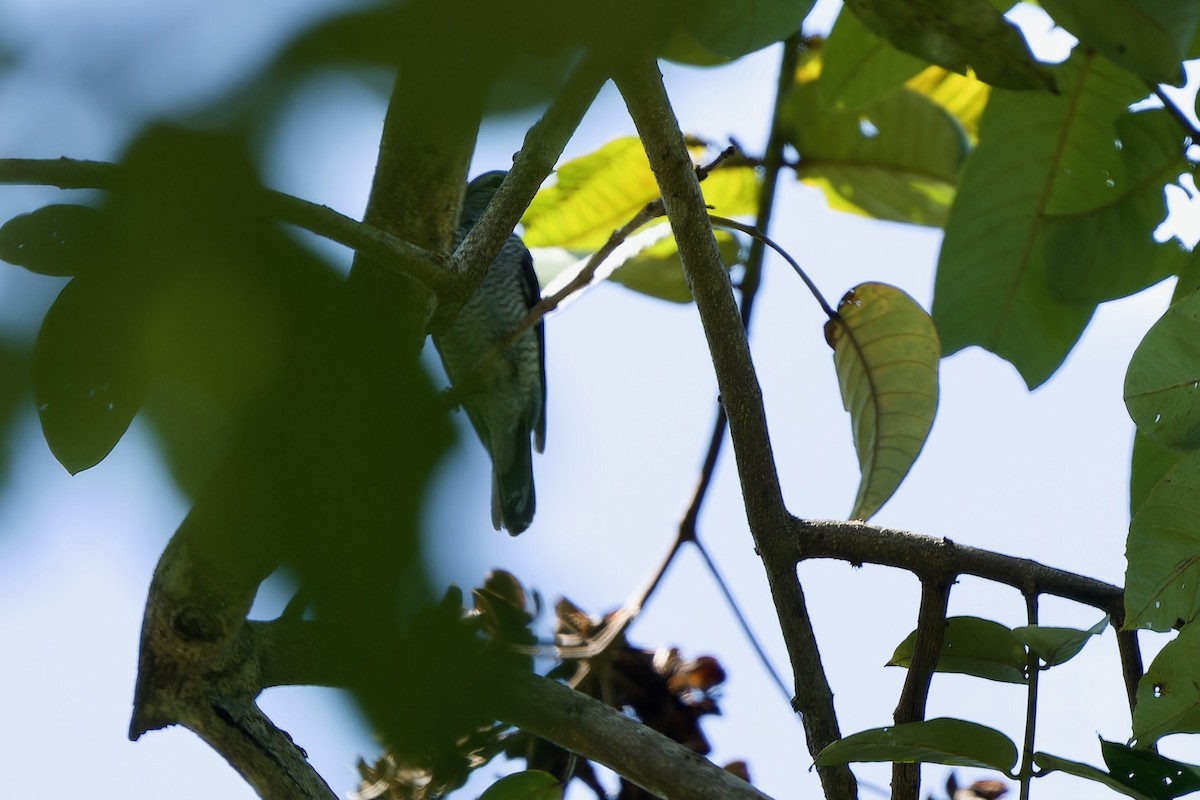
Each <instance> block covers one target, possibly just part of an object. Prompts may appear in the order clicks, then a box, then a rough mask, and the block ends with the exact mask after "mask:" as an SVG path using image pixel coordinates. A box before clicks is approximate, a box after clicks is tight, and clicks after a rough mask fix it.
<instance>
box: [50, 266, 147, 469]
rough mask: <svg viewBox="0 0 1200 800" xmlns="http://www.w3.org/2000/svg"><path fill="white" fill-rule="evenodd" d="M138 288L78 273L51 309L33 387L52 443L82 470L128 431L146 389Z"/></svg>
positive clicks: (67, 463)
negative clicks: (136, 297) (134, 299)
mask: <svg viewBox="0 0 1200 800" xmlns="http://www.w3.org/2000/svg"><path fill="white" fill-rule="evenodd" d="M131 295H132V293H131V292H130V291H129V290H128V289H127V288H126V287H123V286H121V285H115V284H113V283H112V282H111V281H103V282H102V281H100V280H99V279H97V278H94V277H92V276H83V277H79V278H75V279H74V280H72V281H71V282H70V283H68V284H67V285H66V286H64V287H63V290H62V292H60V293H59V295H58V298H57V299H56V300H55V301H54V305H52V306H51V307H50V310H49V311H47V312H46V317H45V319H44V320H42V327H41V330H39V331H38V338H37V343H36V345H35V346H34V360H33V393H34V399H35V400H36V402H37V407H38V416H39V417H40V418H41V423H42V432H43V433H44V434H45V437H46V443H47V444H48V445H49V446H50V451H51V452H52V453H54V457H55V458H57V459H58V461H59V463H60V464H62V465H63V466H64V467H66V469H67V471H68V472H70V473H71V474H72V475H74V474H75V473H77V472H80V471H82V470H85V469H88V468H89V467H93V466H95V465H96V464H98V463H100V461H102V460H103V459H104V457H105V456H107V455H108V454H109V452H110V451H111V450H112V449H113V447H115V446H116V444H117V442H118V441H120V439H121V437H122V436H124V435H125V431H126V429H127V428H128V427H129V423H130V422H131V421H132V420H133V417H134V415H135V414H136V413H137V411H138V408H139V407H140V406H141V403H142V400H143V398H144V396H145V392H146V384H147V377H146V373H145V369H144V366H143V363H142V360H141V355H142V354H141V351H140V339H139V337H138V330H137V327H136V326H137V316H138V315H137V314H136V312H135V309H136V305H135V304H133V302H132V301H131Z"/></svg>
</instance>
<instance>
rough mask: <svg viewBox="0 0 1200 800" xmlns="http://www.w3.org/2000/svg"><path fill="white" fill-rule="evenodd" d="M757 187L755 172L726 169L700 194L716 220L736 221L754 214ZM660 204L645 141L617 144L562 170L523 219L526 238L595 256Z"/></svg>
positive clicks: (699, 149)
mask: <svg viewBox="0 0 1200 800" xmlns="http://www.w3.org/2000/svg"><path fill="white" fill-rule="evenodd" d="M691 150H692V153H693V156H694V157H696V158H700V157H701V155H702V154H703V153H704V152H705V150H706V148H704V147H703V146H702V145H699V144H693V145H692V147H691ZM758 185H759V179H758V176H757V175H756V174H755V172H754V169H753V168H751V167H729V168H725V167H722V168H718V169H714V170H713V171H711V172H710V173H709V174H708V177H707V178H706V179H705V180H704V182H703V183H702V184H701V188H702V189H703V190H704V201H705V203H707V204H708V205H710V206H712V212H713V213H714V214H719V215H721V216H723V217H736V216H741V215H745V214H752V213H754V212H755V210H756V209H757V206H758ZM657 198H658V184H657V183H655V180H654V173H652V172H651V171H650V162H649V161H648V160H647V158H646V152H645V150H643V149H642V143H641V141H640V140H639V139H637V138H636V137H632V136H629V137H623V138H619V139H614V140H613V141H611V142H609V143H608V144H605V145H604V146H602V147H601V148H600V149H598V150H596V151H595V152H592V153H589V154H588V155H585V156H581V157H579V158H576V159H573V160H571V161H568V162H566V163H565V164H562V165H560V166H559V167H558V169H557V171H556V181H555V183H554V185H552V186H548V187H546V188H544V189H542V190H541V191H539V192H538V193H537V195H536V196H535V197H534V198H533V202H532V203H530V204H529V208H528V209H527V210H526V211H525V215H524V216H523V217H522V218H521V224H522V225H523V226H524V229H525V230H524V237H523V238H524V240H525V244H526V245H527V246H529V247H531V248H532V247H565V248H568V249H571V250H582V251H593V250H597V249H599V248H600V247H601V246H602V245H603V244H604V243H605V242H607V241H608V238H609V236H610V235H611V234H612V232H613V231H614V230H615V229H617V228H619V227H621V226H622V225H624V224H626V223H627V222H629V220H630V219H631V218H632V217H633V216H634V215H635V214H636V213H637V212H638V211H640V210H641V209H642V207H643V206H645V205H646V204H647V203H649V202H650V201H652V200H656V199H657Z"/></svg>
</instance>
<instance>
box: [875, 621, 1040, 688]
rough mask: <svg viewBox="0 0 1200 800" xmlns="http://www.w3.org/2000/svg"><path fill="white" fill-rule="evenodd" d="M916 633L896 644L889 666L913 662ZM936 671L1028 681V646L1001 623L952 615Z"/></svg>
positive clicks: (1013, 681)
mask: <svg viewBox="0 0 1200 800" xmlns="http://www.w3.org/2000/svg"><path fill="white" fill-rule="evenodd" d="M916 639H917V632H916V631H913V632H912V633H910V634H909V635H908V636H907V637H906V638H905V639H904V641H903V642H901V643H900V644H899V645H897V647H896V652H894V653H893V654H892V658H891V660H890V661H888V663H887V666H889V667H904V668H905V669H907V668H908V666H909V665H910V664H911V663H912V655H913V646H914V645H915V644H916ZM936 671H937V672H958V673H962V674H964V675H974V676H976V677H979V678H987V679H988V680H991V681H1002V682H1004V683H1025V648H1024V647H1022V646H1021V642H1020V641H1018V639H1017V638H1016V637H1015V636H1013V631H1010V630H1009V629H1008V628H1006V627H1005V626H1003V625H1001V624H1000V623H999V622H992V621H991V620H987V619H979V618H978V617H949V618H948V619H947V620H946V631H945V634H944V635H943V637H942V649H941V652H940V653H939V654H938V661H937V669H936Z"/></svg>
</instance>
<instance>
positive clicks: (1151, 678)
mask: <svg viewBox="0 0 1200 800" xmlns="http://www.w3.org/2000/svg"><path fill="white" fill-rule="evenodd" d="M1196 664H1200V625H1196V624H1194V623H1192V624H1189V625H1184V626H1183V628H1182V629H1181V630H1180V631H1179V635H1178V636H1176V637H1175V638H1174V639H1172V640H1171V641H1170V642H1167V644H1166V645H1165V646H1164V647H1163V649H1162V650H1160V651H1159V652H1158V655H1156V656H1155V657H1154V661H1152V662H1151V663H1150V668H1149V669H1148V670H1146V674H1145V675H1143V676H1142V679H1141V680H1140V681H1138V688H1137V705H1136V706H1135V707H1134V709H1133V742H1132V744H1134V746H1136V747H1150V746H1151V745H1153V744H1154V743H1155V742H1157V741H1158V740H1159V739H1161V738H1162V737H1164V736H1167V735H1168V734H1172V733H1200V685H1197V683H1196Z"/></svg>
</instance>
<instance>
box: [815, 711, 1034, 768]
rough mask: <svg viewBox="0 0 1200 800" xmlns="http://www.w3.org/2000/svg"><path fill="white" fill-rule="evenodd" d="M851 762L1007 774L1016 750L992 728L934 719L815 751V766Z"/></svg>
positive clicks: (858, 735) (852, 737) (863, 734)
mask: <svg viewBox="0 0 1200 800" xmlns="http://www.w3.org/2000/svg"><path fill="white" fill-rule="evenodd" d="M855 761H891V762H897V763H904V764H910V763H913V762H922V763H931V764H949V765H951V766H955V767H979V768H981V769H996V770H1000V771H1001V772H1004V773H1006V774H1008V773H1009V772H1011V770H1012V768H1013V766H1014V765H1015V764H1016V763H1017V748H1016V745H1014V744H1013V743H1012V742H1011V741H1010V740H1009V738H1008V737H1007V736H1005V735H1004V734H1002V733H1000V731H997V730H995V729H993V728H988V727H986V726H983V725H979V724H976V723H974V722H967V721H966V720H961V719H948V718H940V719H931V720H926V721H925V722H909V723H906V724H904V725H892V726H890V727H886V728H875V729H873V730H869V731H862V732H861V733H855V734H852V735H850V736H847V737H845V738H844V739H839V740H837V741H836V742H834V743H832V744H830V745H828V746H827V747H825V749H824V750H822V751H821V752H820V753H818V754H817V766H820V767H829V766H836V765H839V764H848V763H851V762H855Z"/></svg>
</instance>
